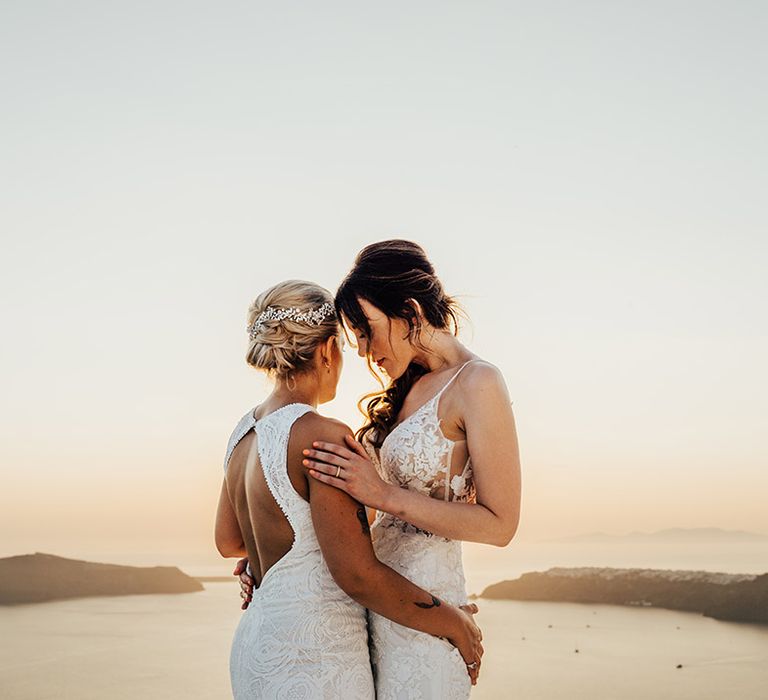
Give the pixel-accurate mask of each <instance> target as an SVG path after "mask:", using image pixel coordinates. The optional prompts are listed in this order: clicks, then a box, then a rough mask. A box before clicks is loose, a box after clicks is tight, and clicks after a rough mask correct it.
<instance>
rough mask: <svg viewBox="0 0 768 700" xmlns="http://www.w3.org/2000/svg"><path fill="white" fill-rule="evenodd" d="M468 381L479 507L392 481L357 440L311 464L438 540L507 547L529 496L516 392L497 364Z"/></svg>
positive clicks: (468, 425) (315, 472)
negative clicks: (524, 487)
mask: <svg viewBox="0 0 768 700" xmlns="http://www.w3.org/2000/svg"><path fill="white" fill-rule="evenodd" d="M465 374H469V371H468V372H466V373H465ZM461 380H464V381H463V388H462V399H463V404H464V430H465V432H466V435H467V448H468V450H469V454H470V455H471V458H472V472H473V477H474V481H475V488H476V502H475V503H464V502H446V501H443V500H440V499H436V498H431V497H429V496H428V495H426V494H421V493H418V492H416V491H411V490H409V489H402V488H399V487H398V486H396V485H392V484H387V483H385V482H384V481H382V480H381V478H380V477H378V475H377V474H376V472H375V469H374V468H373V466H372V465H371V463H370V459H368V455H367V454H366V452H365V450H364V449H363V448H362V446H361V445H360V444H359V443H357V442H355V441H354V440H351V439H350V438H349V437H347V438H346V445H347V448H344V447H340V443H341V441H340V443H339V444H334V443H330V442H319V443H318V444H317V446H316V448H315V450H312V451H310V453H309V454H308V458H311V459H315V460H319V462H318V461H311V463H310V464H309V465H308V466H311V467H312V471H310V474H311V475H312V476H313V477H315V479H317V480H321V481H323V482H324V483H326V484H330V485H332V486H336V487H337V488H339V489H343V490H346V491H347V492H348V493H350V494H352V495H353V496H354V497H356V498H359V499H360V500H361V501H362V502H364V503H366V504H367V505H369V506H371V507H372V508H376V509H378V510H383V511H385V512H387V513H391V514H393V515H396V516H397V517H398V518H401V519H402V520H405V521H407V522H409V523H411V524H413V525H415V526H416V527H419V528H421V529H423V530H427V531H429V532H432V533H434V534H437V535H441V536H443V537H448V538H450V539H456V540H464V541H467V542H483V543H486V544H493V545H497V546H500V547H503V546H505V545H507V544H509V542H510V540H511V539H512V538H513V537H514V535H515V533H516V531H517V527H518V524H519V520H520V497H521V477H520V455H519V448H518V443H517V431H516V429H515V419H514V415H513V413H512V406H511V402H510V399H509V393H508V391H507V387H506V383H505V382H504V378H503V376H502V375H501V372H500V371H499V370H498V369H496V368H495V367H493V366H492V365H488V364H482V365H480V366H478V367H473V368H471V377H467V376H465V377H459V381H461ZM323 463H326V464H328V465H330V467H326V466H324V465H323ZM338 465H341V466H342V468H343V470H344V474H343V478H341V479H336V478H335V477H334V476H333V474H334V473H335V471H336V466H338Z"/></svg>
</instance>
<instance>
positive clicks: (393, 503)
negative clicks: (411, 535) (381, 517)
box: [373, 482, 401, 515]
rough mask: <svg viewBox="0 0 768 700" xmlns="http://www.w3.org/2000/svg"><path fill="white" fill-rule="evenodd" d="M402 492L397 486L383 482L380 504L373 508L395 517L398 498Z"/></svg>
mask: <svg viewBox="0 0 768 700" xmlns="http://www.w3.org/2000/svg"><path fill="white" fill-rule="evenodd" d="M400 491H401V489H399V488H398V487H397V486H394V485H392V484H388V483H386V482H382V488H381V495H380V496H379V499H378V500H379V503H378V504H376V505H374V506H373V507H374V508H375V509H376V510H382V511H384V512H385V513H390V514H392V515H395V514H396V513H395V511H396V510H397V501H398V498H397V497H398V496H399V495H400Z"/></svg>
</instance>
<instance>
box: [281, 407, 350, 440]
mask: <svg viewBox="0 0 768 700" xmlns="http://www.w3.org/2000/svg"><path fill="white" fill-rule="evenodd" d="M345 435H352V431H351V430H350V428H349V426H348V425H347V424H346V423H344V422H342V421H340V420H337V419H336V418H329V417H328V416H321V415H320V414H319V413H316V412H315V411H308V412H307V413H305V414H304V415H303V416H302V417H301V418H299V420H297V421H296V424H295V426H294V432H293V437H294V438H296V439H298V440H299V441H300V442H302V443H304V442H307V443H309V442H312V441H315V440H323V441H325V442H336V443H339V444H344V436H345Z"/></svg>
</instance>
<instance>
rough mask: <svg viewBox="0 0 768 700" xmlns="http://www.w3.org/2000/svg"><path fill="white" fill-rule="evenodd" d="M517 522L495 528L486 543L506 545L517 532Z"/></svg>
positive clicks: (499, 545)
mask: <svg viewBox="0 0 768 700" xmlns="http://www.w3.org/2000/svg"><path fill="white" fill-rule="evenodd" d="M517 525H518V523H517V522H514V523H512V524H510V525H503V526H500V527H498V528H495V529H494V531H493V533H492V534H491V537H490V538H489V541H488V543H487V544H492V545H495V546H496V547H506V546H507V545H508V544H509V543H510V542H511V541H512V539H513V538H514V536H515V535H516V534H517Z"/></svg>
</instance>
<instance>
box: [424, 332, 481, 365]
mask: <svg viewBox="0 0 768 700" xmlns="http://www.w3.org/2000/svg"><path fill="white" fill-rule="evenodd" d="M421 343H422V345H423V346H424V348H423V349H422V348H419V349H417V351H416V353H415V355H414V357H413V359H414V361H415V362H418V363H419V364H420V365H422V366H423V367H426V368H427V370H428V371H429V372H435V371H437V370H440V369H443V368H444V367H454V366H455V365H459V364H462V363H464V362H467V360H471V359H472V357H473V355H472V353H471V352H469V350H467V348H465V347H464V346H463V345H462V344H461V343H460V342H459V340H458V339H457V338H456V336H455V335H452V334H451V333H449V332H448V331H445V330H440V329H438V328H434V327H433V326H426V327H425V328H424V330H423V331H422V333H421Z"/></svg>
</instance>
